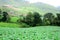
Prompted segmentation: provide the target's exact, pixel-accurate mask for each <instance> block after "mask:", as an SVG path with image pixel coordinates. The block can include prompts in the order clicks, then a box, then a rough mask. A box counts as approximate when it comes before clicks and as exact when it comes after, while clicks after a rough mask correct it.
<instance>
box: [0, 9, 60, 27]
mask: <svg viewBox="0 0 60 40" xmlns="http://www.w3.org/2000/svg"><path fill="white" fill-rule="evenodd" d="M56 15H57V16H56V17H55V15H54V14H53V13H46V14H44V16H42V15H41V14H40V13H38V12H33V13H32V12H28V13H27V15H26V16H23V15H22V17H21V16H20V18H19V19H18V20H17V22H18V23H25V24H27V25H29V26H33V27H35V26H60V14H59V13H56ZM10 20H11V19H10V16H9V14H8V13H7V12H2V11H1V10H0V22H10Z"/></svg>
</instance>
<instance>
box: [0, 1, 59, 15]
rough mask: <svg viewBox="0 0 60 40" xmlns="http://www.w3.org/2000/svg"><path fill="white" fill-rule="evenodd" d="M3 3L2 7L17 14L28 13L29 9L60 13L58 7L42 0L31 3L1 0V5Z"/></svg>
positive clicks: (42, 12)
mask: <svg viewBox="0 0 60 40" xmlns="http://www.w3.org/2000/svg"><path fill="white" fill-rule="evenodd" d="M1 5H2V9H5V10H6V11H8V12H12V13H13V14H17V15H19V14H26V13H27V12H29V11H32V12H35V11H36V12H39V13H40V14H42V15H44V14H45V13H47V12H51V13H53V14H56V13H60V11H59V9H58V8H56V7H54V6H51V5H49V4H45V3H41V2H37V3H29V2H28V1H25V0H0V6H1Z"/></svg>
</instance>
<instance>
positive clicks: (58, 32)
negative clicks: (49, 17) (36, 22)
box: [0, 26, 60, 40]
mask: <svg viewBox="0 0 60 40" xmlns="http://www.w3.org/2000/svg"><path fill="white" fill-rule="evenodd" d="M0 40H60V27H55V26H44V27H43V26H41V27H31V28H4V27H0Z"/></svg>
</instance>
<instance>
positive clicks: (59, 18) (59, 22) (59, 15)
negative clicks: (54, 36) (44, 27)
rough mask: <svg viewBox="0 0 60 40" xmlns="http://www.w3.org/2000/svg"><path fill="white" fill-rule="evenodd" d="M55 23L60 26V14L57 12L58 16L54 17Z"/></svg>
mask: <svg viewBox="0 0 60 40" xmlns="http://www.w3.org/2000/svg"><path fill="white" fill-rule="evenodd" d="M54 25H55V26H60V14H58V13H57V17H56V18H55V19H54Z"/></svg>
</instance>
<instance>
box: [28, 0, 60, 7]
mask: <svg viewBox="0 0 60 40" xmlns="http://www.w3.org/2000/svg"><path fill="white" fill-rule="evenodd" d="M28 1H30V3H35V2H43V3H47V4H50V5H53V6H55V7H57V6H60V0H28Z"/></svg>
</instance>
